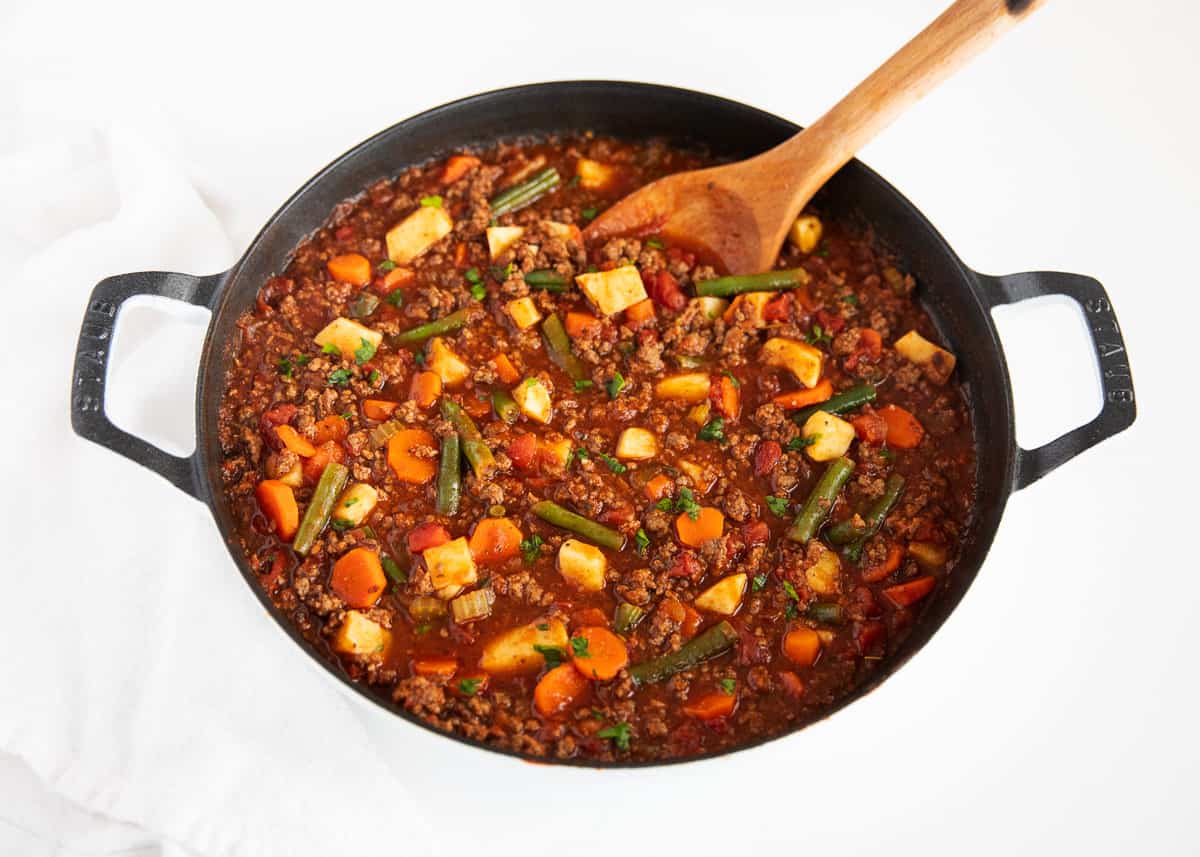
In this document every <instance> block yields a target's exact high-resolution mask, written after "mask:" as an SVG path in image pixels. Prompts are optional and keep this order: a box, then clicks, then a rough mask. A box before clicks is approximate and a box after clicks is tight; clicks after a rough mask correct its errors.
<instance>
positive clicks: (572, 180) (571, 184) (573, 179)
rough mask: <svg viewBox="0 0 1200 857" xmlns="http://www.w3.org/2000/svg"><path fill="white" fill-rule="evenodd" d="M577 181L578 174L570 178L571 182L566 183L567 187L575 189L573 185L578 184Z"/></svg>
mask: <svg viewBox="0 0 1200 857" xmlns="http://www.w3.org/2000/svg"><path fill="white" fill-rule="evenodd" d="M579 181H580V179H579V174H578V173H576V174H575V175H573V176H571V180H570V181H568V182H567V187H575V185H577V184H579Z"/></svg>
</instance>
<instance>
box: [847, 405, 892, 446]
mask: <svg viewBox="0 0 1200 857" xmlns="http://www.w3.org/2000/svg"><path fill="white" fill-rule="evenodd" d="M850 425H852V426H854V433H855V434H856V435H858V439H859V440H861V441H862V442H863V443H868V444H871V445H872V446H881V445H882V444H883V442H884V441H885V440H887V432H888V427H887V423H886V422H884V419H883V417H881V416H879V415H878V414H873V413H872V414H859V415H858V416H857V417H855V418H854V419H852V420H851V421H850Z"/></svg>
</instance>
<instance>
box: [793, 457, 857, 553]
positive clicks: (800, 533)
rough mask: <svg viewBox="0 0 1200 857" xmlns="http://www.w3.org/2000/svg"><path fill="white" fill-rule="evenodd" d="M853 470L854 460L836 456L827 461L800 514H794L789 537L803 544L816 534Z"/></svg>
mask: <svg viewBox="0 0 1200 857" xmlns="http://www.w3.org/2000/svg"><path fill="white" fill-rule="evenodd" d="M853 472H854V462H853V461H851V460H850V459H848V458H845V457H842V458H837V459H834V460H833V461H831V462H830V463H829V466H828V467H826V468H825V472H824V473H823V474H822V475H821V478H820V480H819V481H818V482H817V484H816V485H815V486H813V490H812V493H810V494H809V495H808V499H807V500H805V501H804V505H803V506H802V507H801V508H800V514H798V515H796V520H794V521H793V522H792V525H791V526H790V527H788V531H787V537H788V538H789V539H791V540H792V541H794V542H800V543H801V544H804V543H806V542H807V541H808V540H809V539H811V538H812V537H813V536H815V535H816V534H817V530H819V529H820V528H821V524H823V523H824V522H825V519H826V518H827V517H829V511H830V510H831V509H832V508H833V504H834V501H836V500H837V497H838V494H840V493H841V491H842V486H844V485H845V484H846V480H847V479H849V478H850V474H852V473H853Z"/></svg>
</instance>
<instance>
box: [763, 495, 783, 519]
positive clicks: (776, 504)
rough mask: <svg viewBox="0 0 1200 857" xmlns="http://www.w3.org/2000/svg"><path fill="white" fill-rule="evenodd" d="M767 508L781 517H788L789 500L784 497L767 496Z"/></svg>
mask: <svg viewBox="0 0 1200 857" xmlns="http://www.w3.org/2000/svg"><path fill="white" fill-rule="evenodd" d="M767 508H768V509H770V510H771V511H772V512H773V513H775V514H776V515H778V516H779V517H781V518H785V517H787V513H788V501H787V500H786V499H785V498H783V497H774V496H771V497H767Z"/></svg>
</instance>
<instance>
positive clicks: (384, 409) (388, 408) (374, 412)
mask: <svg viewBox="0 0 1200 857" xmlns="http://www.w3.org/2000/svg"><path fill="white" fill-rule="evenodd" d="M399 405H400V403H399V402H389V401H386V400H385V399H366V400H364V401H363V416H365V417H366V418H367V419H369V420H376V421H377V422H383V421H384V420H387V419H391V417H392V414H394V413H395V412H396V408H397V407H399Z"/></svg>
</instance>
